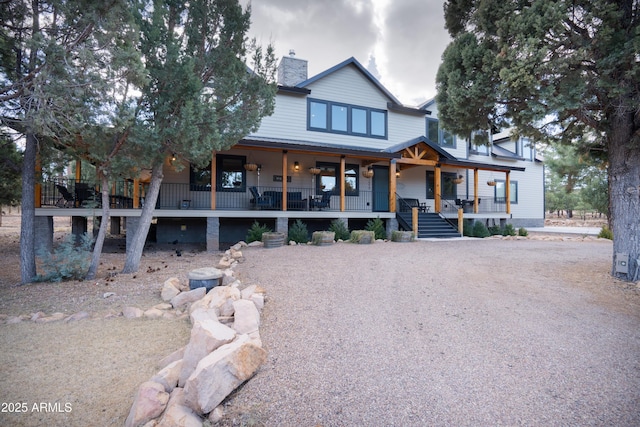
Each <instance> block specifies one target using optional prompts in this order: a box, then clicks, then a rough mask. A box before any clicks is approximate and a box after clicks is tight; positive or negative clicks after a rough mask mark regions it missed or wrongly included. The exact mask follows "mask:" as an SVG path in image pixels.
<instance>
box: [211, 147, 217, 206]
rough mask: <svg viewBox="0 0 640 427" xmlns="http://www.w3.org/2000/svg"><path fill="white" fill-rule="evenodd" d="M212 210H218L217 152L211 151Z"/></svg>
mask: <svg viewBox="0 0 640 427" xmlns="http://www.w3.org/2000/svg"><path fill="white" fill-rule="evenodd" d="M211 210H212V211H215V210H216V152H215V150H214V151H212V152H211Z"/></svg>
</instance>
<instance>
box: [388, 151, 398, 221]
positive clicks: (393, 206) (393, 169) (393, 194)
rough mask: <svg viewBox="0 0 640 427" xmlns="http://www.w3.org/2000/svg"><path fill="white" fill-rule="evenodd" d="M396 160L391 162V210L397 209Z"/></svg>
mask: <svg viewBox="0 0 640 427" xmlns="http://www.w3.org/2000/svg"><path fill="white" fill-rule="evenodd" d="M396 189H397V187H396V161H395V159H394V160H391V161H390V162H389V212H395V211H396Z"/></svg>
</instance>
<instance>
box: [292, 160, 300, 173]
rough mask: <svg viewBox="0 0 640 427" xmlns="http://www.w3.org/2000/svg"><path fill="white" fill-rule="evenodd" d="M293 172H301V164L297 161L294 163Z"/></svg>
mask: <svg viewBox="0 0 640 427" xmlns="http://www.w3.org/2000/svg"><path fill="white" fill-rule="evenodd" d="M293 170H294V171H296V172H300V163H298V162H297V161H296V162H293Z"/></svg>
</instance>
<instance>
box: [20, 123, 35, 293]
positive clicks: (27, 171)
mask: <svg viewBox="0 0 640 427" xmlns="http://www.w3.org/2000/svg"><path fill="white" fill-rule="evenodd" d="M36 153H37V141H36V137H35V135H33V134H27V138H26V145H25V150H24V155H23V160H22V162H23V163H22V215H21V217H20V282H21V283H22V284H23V285H24V284H26V283H31V282H33V280H34V278H35V277H36V249H35V245H36V241H35V231H34V227H35V218H36V208H35V176H36Z"/></svg>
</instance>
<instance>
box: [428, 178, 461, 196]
mask: <svg viewBox="0 0 640 427" xmlns="http://www.w3.org/2000/svg"><path fill="white" fill-rule="evenodd" d="M456 178H457V175H456V173H455V172H441V173H440V179H441V181H440V182H441V187H442V188H441V190H442V195H441V197H442V198H443V199H445V200H455V199H457V198H458V186H457V185H456V184H454V182H453V180H454V179H456ZM435 197H436V184H435V172H434V171H427V199H435Z"/></svg>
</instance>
